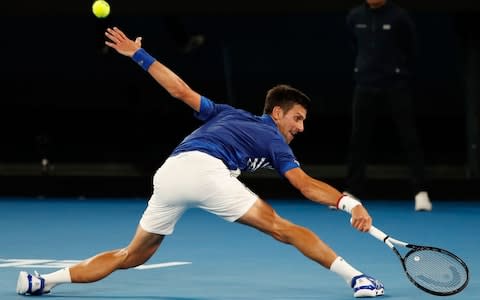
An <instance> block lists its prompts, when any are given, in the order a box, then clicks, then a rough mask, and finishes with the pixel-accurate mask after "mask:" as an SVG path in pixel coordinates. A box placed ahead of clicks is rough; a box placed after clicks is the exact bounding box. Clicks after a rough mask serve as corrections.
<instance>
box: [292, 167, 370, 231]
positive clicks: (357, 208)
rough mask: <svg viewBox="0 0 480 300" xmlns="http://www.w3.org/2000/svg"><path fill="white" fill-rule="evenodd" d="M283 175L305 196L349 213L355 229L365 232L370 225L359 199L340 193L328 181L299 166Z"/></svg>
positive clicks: (368, 216)
mask: <svg viewBox="0 0 480 300" xmlns="http://www.w3.org/2000/svg"><path fill="white" fill-rule="evenodd" d="M285 177H286V178H287V180H288V181H289V182H290V183H291V184H292V185H293V186H294V187H295V188H296V189H298V190H299V191H300V192H301V193H302V195H303V196H305V198H307V199H310V200H312V201H314V202H318V203H321V204H325V205H328V206H335V207H338V208H340V209H342V210H344V211H347V212H348V213H350V214H351V215H352V218H351V223H352V226H353V227H355V228H356V229H358V230H360V231H363V232H365V231H368V230H369V229H370V226H372V218H371V217H370V215H369V214H368V212H367V210H366V208H365V207H364V206H363V205H362V204H361V203H360V202H359V201H357V200H355V199H353V198H351V197H349V196H344V195H342V193H340V192H339V191H338V190H337V189H336V188H334V187H333V186H331V185H329V184H328V183H325V182H323V181H320V180H317V179H315V178H313V177H311V176H310V175H308V174H307V173H305V172H304V171H303V170H302V169H301V168H293V169H291V170H289V171H287V172H286V173H285Z"/></svg>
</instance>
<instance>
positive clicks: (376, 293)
mask: <svg viewBox="0 0 480 300" xmlns="http://www.w3.org/2000/svg"><path fill="white" fill-rule="evenodd" d="M383 294H384V290H375V291H372V290H361V291H357V293H355V294H354V295H353V296H354V297H355V298H373V297H378V296H383Z"/></svg>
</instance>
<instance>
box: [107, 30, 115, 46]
mask: <svg viewBox="0 0 480 300" xmlns="http://www.w3.org/2000/svg"><path fill="white" fill-rule="evenodd" d="M105 36H106V37H107V38H108V39H109V40H110V41H112V42H114V43H115V44H116V43H118V38H116V37H115V36H114V35H112V34H110V33H109V32H105Z"/></svg>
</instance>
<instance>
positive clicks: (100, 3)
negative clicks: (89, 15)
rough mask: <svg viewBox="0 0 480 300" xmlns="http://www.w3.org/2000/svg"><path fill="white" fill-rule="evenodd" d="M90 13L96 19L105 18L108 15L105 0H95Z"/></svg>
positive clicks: (107, 5) (108, 6)
mask: <svg viewBox="0 0 480 300" xmlns="http://www.w3.org/2000/svg"><path fill="white" fill-rule="evenodd" d="M92 12H93V14H94V15H95V17H97V18H106V17H107V16H108V15H109V14H110V4H108V2H107V1H105V0H95V2H93V5H92Z"/></svg>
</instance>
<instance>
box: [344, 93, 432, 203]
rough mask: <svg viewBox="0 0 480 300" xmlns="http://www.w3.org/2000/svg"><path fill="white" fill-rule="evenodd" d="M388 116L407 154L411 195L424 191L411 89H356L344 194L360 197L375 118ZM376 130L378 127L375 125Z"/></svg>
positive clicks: (420, 150) (422, 166)
mask: <svg viewBox="0 0 480 300" xmlns="http://www.w3.org/2000/svg"><path fill="white" fill-rule="evenodd" d="M385 108H387V113H389V114H390V116H391V118H392V120H393V121H394V124H395V126H396V128H397V130H398V133H399V137H400V139H401V144H402V146H403V148H404V150H405V152H406V154H407V159H408V162H409V166H410V170H411V172H412V173H411V174H412V177H411V182H412V188H413V192H414V193H415V194H416V193H417V192H419V191H422V190H426V187H425V176H424V157H423V149H422V147H421V144H420V140H419V138H418V134H417V129H416V125H415V116H414V112H413V99H412V94H411V92H410V89H409V88H407V87H404V86H401V87H394V88H385V89H379V88H370V87H356V88H355V90H354V96H353V107H352V114H353V115H352V117H353V119H352V135H351V140H350V152H349V156H348V169H347V179H346V184H347V187H346V190H347V191H348V192H350V193H352V194H353V195H361V193H362V192H363V190H362V187H363V185H364V182H365V169H366V165H367V159H368V153H369V144H370V142H371V138H372V133H373V132H374V131H375V128H374V125H375V120H376V117H377V116H378V114H379V112H380V111H385ZM376 125H377V126H381V124H379V123H377V124H376Z"/></svg>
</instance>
